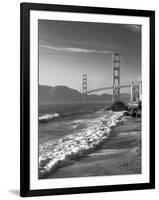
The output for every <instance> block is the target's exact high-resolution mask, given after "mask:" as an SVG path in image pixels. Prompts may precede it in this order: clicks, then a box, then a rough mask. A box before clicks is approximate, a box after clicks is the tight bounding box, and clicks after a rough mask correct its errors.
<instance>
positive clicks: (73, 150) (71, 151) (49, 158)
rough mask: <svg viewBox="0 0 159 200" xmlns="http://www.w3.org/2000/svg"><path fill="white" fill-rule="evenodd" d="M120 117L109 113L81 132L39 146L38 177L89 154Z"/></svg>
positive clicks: (121, 114)
mask: <svg viewBox="0 0 159 200" xmlns="http://www.w3.org/2000/svg"><path fill="white" fill-rule="evenodd" d="M122 116H123V112H111V111H110V112H109V115H105V116H102V117H99V118H97V119H96V122H95V123H93V124H94V125H93V126H91V127H89V128H85V129H83V130H81V132H78V133H74V134H70V135H66V136H64V137H63V138H61V139H57V140H52V141H49V142H46V143H44V144H41V145H39V177H40V178H42V177H43V176H44V175H46V174H48V173H49V172H50V171H52V170H55V169H57V168H58V167H59V166H63V165H66V164H67V163H68V162H69V160H70V159H73V158H77V157H79V156H82V155H84V154H87V153H89V152H91V151H92V150H93V149H95V148H96V147H97V146H98V145H99V144H101V143H102V142H103V141H104V140H106V139H107V138H108V136H109V134H110V132H111V127H112V126H115V125H116V124H117V123H118V122H119V121H121V120H122V119H121V117H122Z"/></svg>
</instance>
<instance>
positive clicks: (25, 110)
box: [20, 3, 155, 197]
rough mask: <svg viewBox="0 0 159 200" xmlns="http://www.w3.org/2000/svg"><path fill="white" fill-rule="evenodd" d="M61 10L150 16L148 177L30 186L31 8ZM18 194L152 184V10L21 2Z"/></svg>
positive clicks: (91, 190)
mask: <svg viewBox="0 0 159 200" xmlns="http://www.w3.org/2000/svg"><path fill="white" fill-rule="evenodd" d="M31 10H41V11H60V12H61V13H62V12H76V13H93V14H111V15H112V14H114V15H123V16H140V17H149V19H150V97H149V98H150V117H149V121H150V130H149V131H150V181H149V183H137V184H123V185H106V186H105V185H103V186H89V187H73V188H58V189H38V190H31V189H30V153H29V152H30V122H29V121H30V76H29V75H30V63H29V62H30V56H29V53H30V35H29V34H30V11H31ZM20 102H21V103H20V119H21V120H20V196H22V197H29V196H44V195H62V194H78V193H96V192H110V191H111V192H113V191H124V190H140V189H154V188H155V11H150V10H132V9H117V8H104V7H86V6H72V5H56V4H37V3H21V4H20Z"/></svg>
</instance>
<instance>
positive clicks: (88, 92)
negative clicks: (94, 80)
mask: <svg viewBox="0 0 159 200" xmlns="http://www.w3.org/2000/svg"><path fill="white" fill-rule="evenodd" d="M139 84H141V82H134V83H131V84H126V85H118V86H115V88H128V87H132V85H133V86H135V85H139ZM113 88H114V87H113V86H110V87H103V88H97V89H93V90H89V91H87V94H90V93H93V92H98V91H101V90H111V89H113Z"/></svg>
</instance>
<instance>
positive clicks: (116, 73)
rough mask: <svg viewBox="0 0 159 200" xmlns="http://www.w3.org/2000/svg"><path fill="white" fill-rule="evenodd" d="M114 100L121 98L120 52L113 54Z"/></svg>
mask: <svg viewBox="0 0 159 200" xmlns="http://www.w3.org/2000/svg"><path fill="white" fill-rule="evenodd" d="M112 62H113V99H112V101H113V102H117V101H119V98H120V88H119V87H118V86H119V85H120V55H119V53H114V54H113V59H112Z"/></svg>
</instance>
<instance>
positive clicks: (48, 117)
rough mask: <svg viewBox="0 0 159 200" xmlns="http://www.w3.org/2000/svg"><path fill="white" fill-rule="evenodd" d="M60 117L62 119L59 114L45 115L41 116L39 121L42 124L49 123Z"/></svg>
mask: <svg viewBox="0 0 159 200" xmlns="http://www.w3.org/2000/svg"><path fill="white" fill-rule="evenodd" d="M58 117H60V115H59V114H58V113H54V114H43V115H41V116H39V121H40V122H48V121H49V120H52V119H56V118H58Z"/></svg>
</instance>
